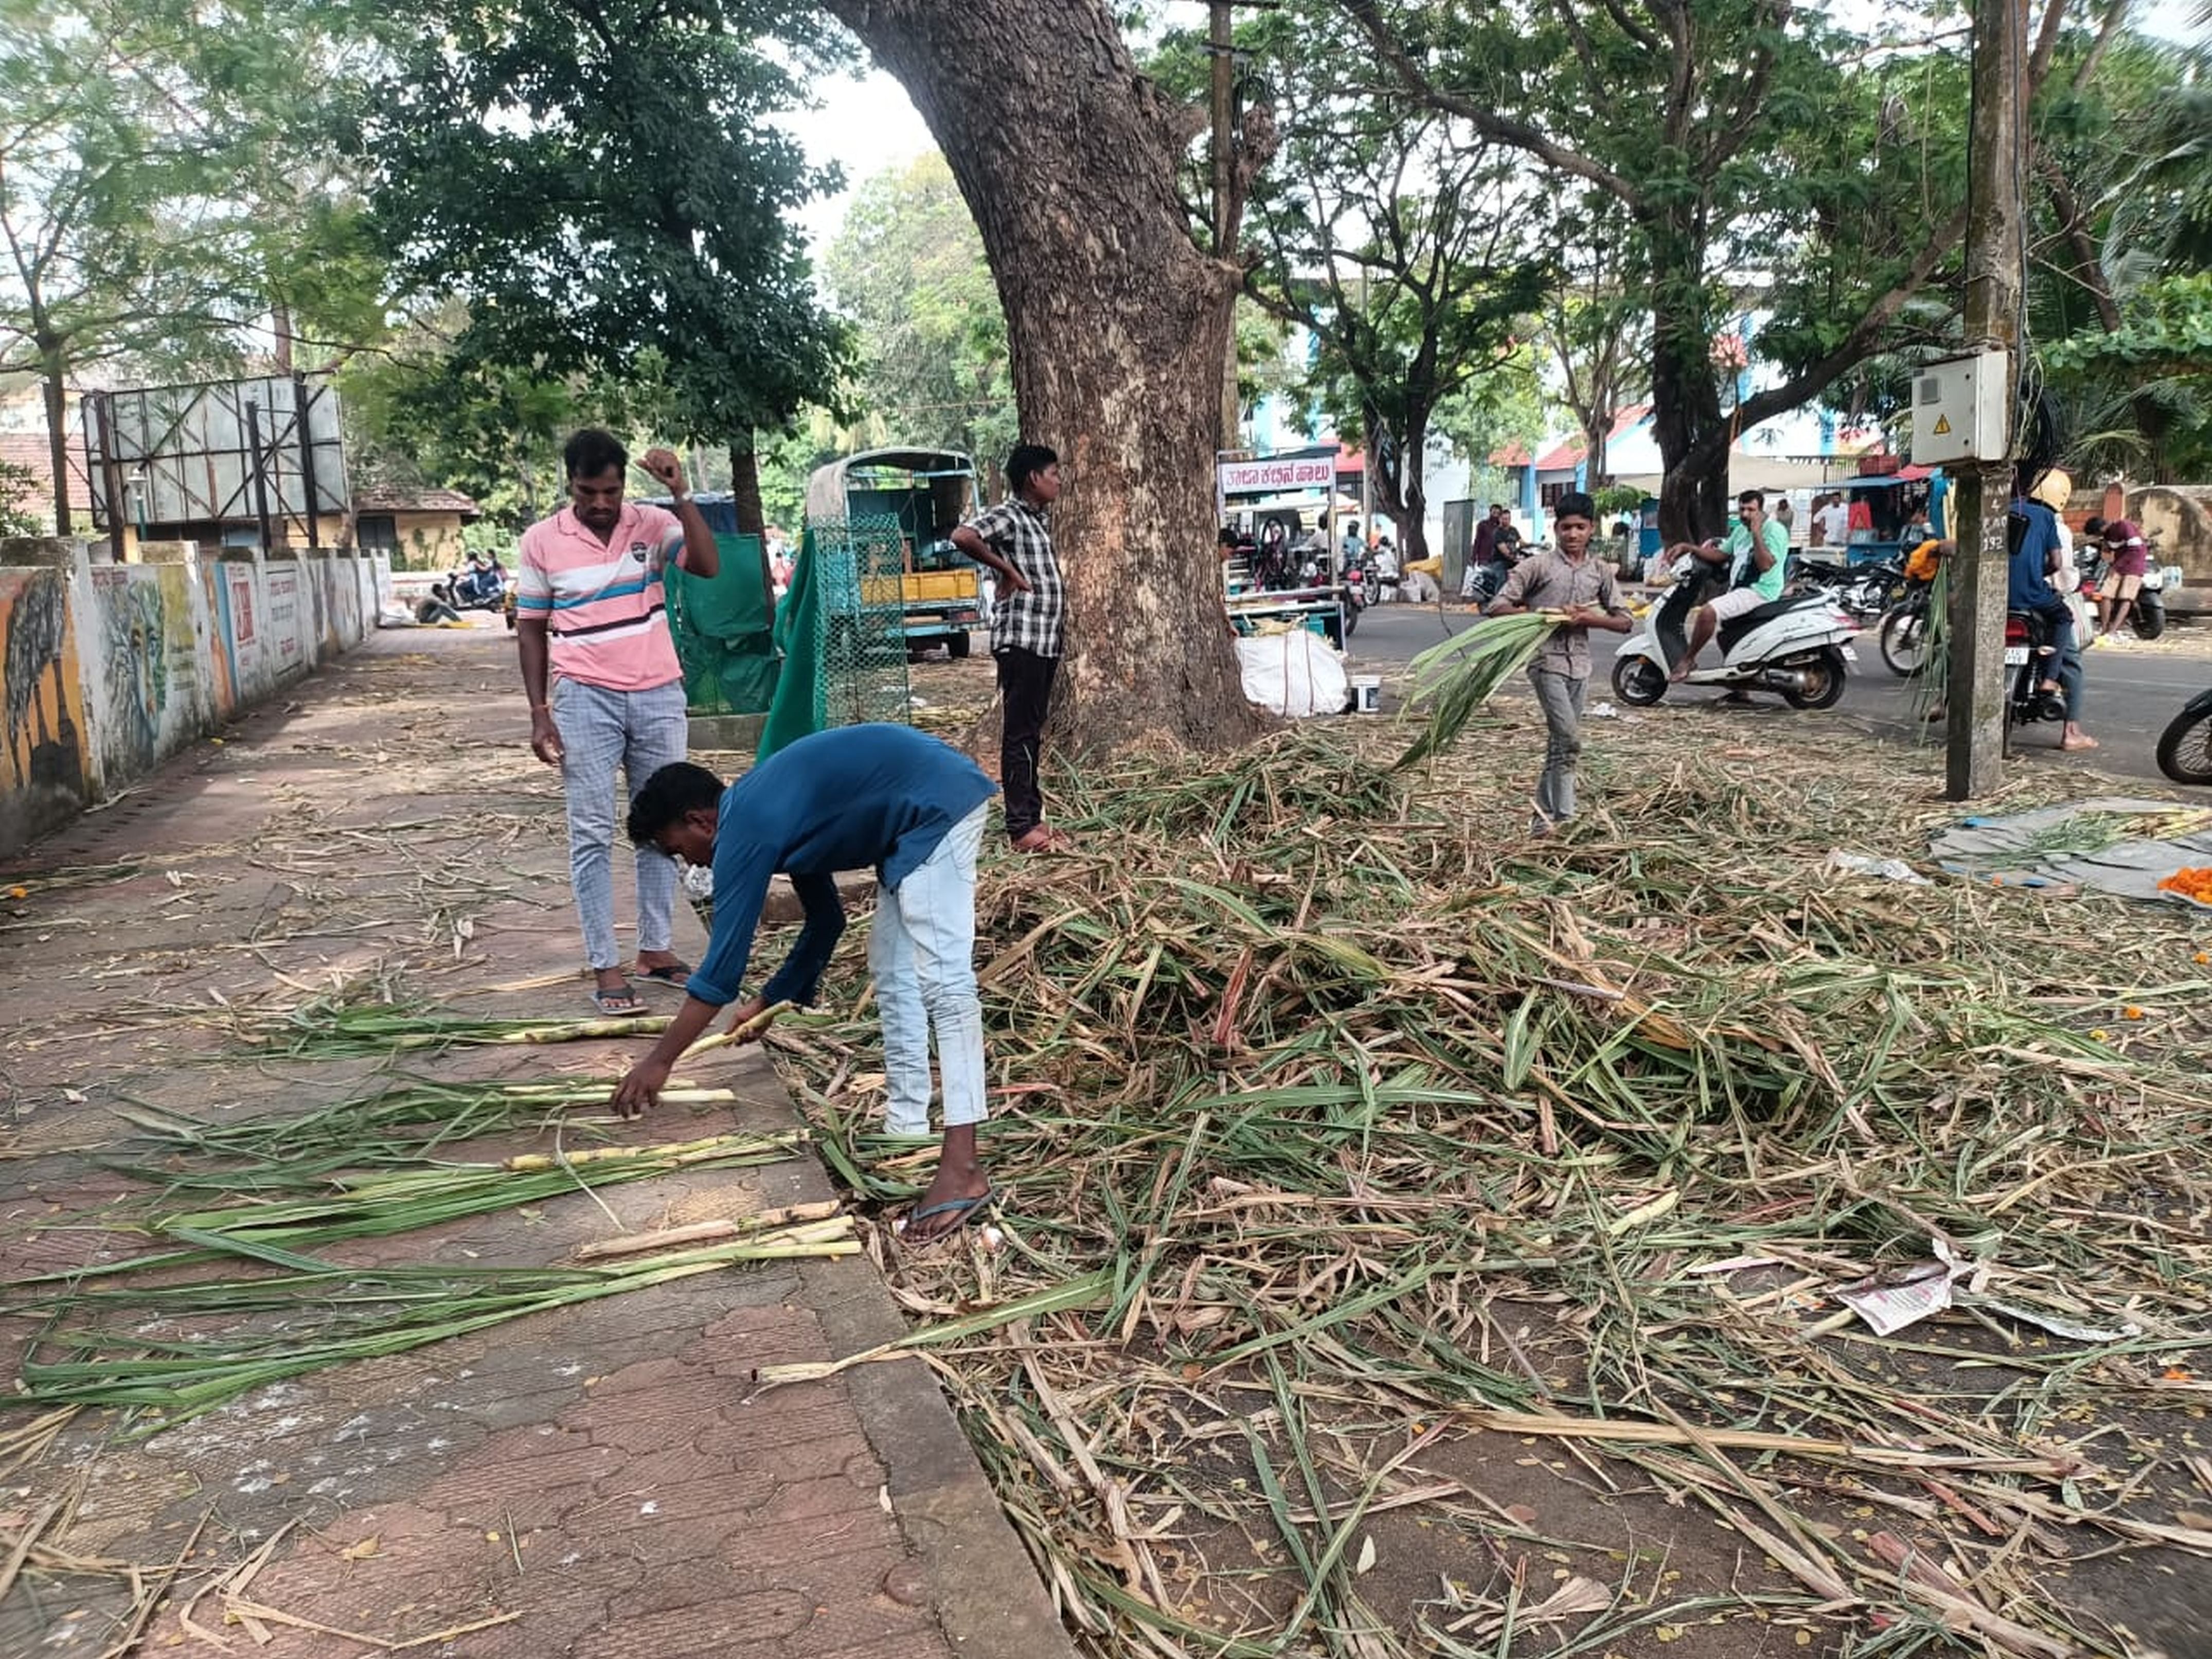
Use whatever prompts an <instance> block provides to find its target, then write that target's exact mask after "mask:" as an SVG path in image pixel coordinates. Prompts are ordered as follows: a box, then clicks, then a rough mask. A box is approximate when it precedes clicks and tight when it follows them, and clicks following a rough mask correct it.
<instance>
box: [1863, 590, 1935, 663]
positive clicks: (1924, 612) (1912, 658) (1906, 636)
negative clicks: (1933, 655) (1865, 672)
mask: <svg viewBox="0 0 2212 1659" xmlns="http://www.w3.org/2000/svg"><path fill="white" fill-rule="evenodd" d="M1934 592H1936V585H1935V584H1934V583H1933V582H1915V583H1913V584H1912V585H1911V586H1909V587H1908V588H1907V589H1906V590H1905V597H1904V598H1903V599H1899V600H1898V601H1897V603H1896V604H1894V605H1892V606H1890V608H1889V609H1888V610H1887V611H1884V612H1883V613H1882V617H1881V621H1880V622H1879V623H1876V624H1875V644H1876V647H1877V648H1878V649H1879V650H1880V651H1881V660H1882V665H1883V666H1884V667H1886V668H1887V669H1888V670H1889V671H1890V672H1891V673H1893V674H1896V675H1899V676H1901V677H1902V678H1905V679H1911V678H1912V677H1913V676H1914V675H1915V674H1917V673H1918V672H1919V671H1921V670H1922V669H1923V668H1925V667H1926V666H1927V665H1928V607H1929V599H1930V596H1931V595H1933V594H1934Z"/></svg>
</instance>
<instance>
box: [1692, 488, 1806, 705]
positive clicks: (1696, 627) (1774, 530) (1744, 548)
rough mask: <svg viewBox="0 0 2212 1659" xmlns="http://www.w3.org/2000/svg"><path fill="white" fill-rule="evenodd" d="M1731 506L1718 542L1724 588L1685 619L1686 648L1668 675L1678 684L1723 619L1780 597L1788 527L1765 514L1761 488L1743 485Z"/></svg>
mask: <svg viewBox="0 0 2212 1659" xmlns="http://www.w3.org/2000/svg"><path fill="white" fill-rule="evenodd" d="M1735 510H1736V514H1737V517H1738V519H1739V520H1740V522H1739V523H1738V524H1737V526H1736V527H1735V529H1734V530H1731V531H1730V532H1729V538H1728V539H1727V540H1726V541H1724V542H1723V543H1722V544H1721V546H1720V551H1721V552H1722V553H1723V554H1724V555H1726V556H1728V558H1729V561H1730V564H1731V580H1730V581H1729V590H1728V592H1725V593H1723V594H1721V595H1719V596H1718V597H1717V598H1715V599H1708V600H1707V601H1706V602H1705V604H1703V605H1699V607H1698V611H1697V614H1696V615H1695V616H1694V617H1692V618H1691V619H1690V647H1689V649H1688V650H1686V652H1684V653H1682V660H1681V661H1680V662H1678V663H1676V664H1675V665H1674V673H1673V675H1672V676H1671V677H1670V678H1673V679H1674V681H1675V682H1676V683H1677V684H1680V682H1681V681H1683V680H1686V679H1687V678H1690V675H1691V673H1692V671H1694V670H1695V669H1696V667H1697V665H1698V658H1699V655H1700V654H1701V653H1703V652H1704V650H1705V647H1706V646H1708V645H1710V644H1711V642H1712V637H1713V635H1714V634H1715V633H1717V631H1718V630H1719V629H1720V625H1721V624H1722V623H1724V622H1730V621H1733V620H1734V619H1735V618H1736V617H1744V616H1748V615H1750V614H1751V612H1753V611H1756V610H1758V609H1759V606H1760V605H1771V604H1773V603H1774V601H1775V600H1777V599H1780V598H1781V597H1782V582H1783V579H1784V577H1785V576H1787V575H1788V574H1789V570H1790V532H1789V531H1788V530H1786V529H1784V527H1783V526H1781V525H1779V524H1778V523H1777V522H1776V521H1775V520H1772V519H1770V518H1768V517H1767V516H1766V495H1765V491H1763V490H1758V489H1747V490H1745V491H1744V492H1743V494H1742V495H1739V496H1737V497H1736V502H1735Z"/></svg>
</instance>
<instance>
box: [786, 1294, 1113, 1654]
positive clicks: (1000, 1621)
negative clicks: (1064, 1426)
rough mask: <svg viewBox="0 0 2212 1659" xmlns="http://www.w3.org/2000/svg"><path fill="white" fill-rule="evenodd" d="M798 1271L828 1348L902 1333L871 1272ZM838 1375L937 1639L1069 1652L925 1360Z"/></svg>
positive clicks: (969, 1648)
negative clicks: (920, 1582) (938, 1630)
mask: <svg viewBox="0 0 2212 1659" xmlns="http://www.w3.org/2000/svg"><path fill="white" fill-rule="evenodd" d="M799 1276H800V1279H801V1282H802V1284H803V1285H804V1286H805V1294H804V1300H805V1304H806V1305H807V1306H809V1307H811V1309H813V1310H814V1313H815V1316H816V1317H817V1318H818V1319H819V1320H820V1321H821V1322H822V1329H823V1334H825V1335H826V1336H827V1337H828V1338H829V1346H830V1349H831V1351H832V1352H836V1353H858V1352H862V1351H863V1350H865V1349H868V1348H872V1347H876V1346H879V1345H881V1344H883V1343H885V1342H893V1341H896V1340H898V1339H899V1338H900V1337H902V1336H904V1335H905V1334H907V1327H906V1321H905V1319H904V1317H903V1316H902V1315H901V1314H900V1312H899V1310H898V1307H897V1305H896V1304H895V1303H893V1302H892V1300H891V1298H890V1292H889V1291H887V1290H886V1289H885V1288H884V1283H883V1281H882V1279H879V1278H878V1277H877V1276H876V1275H875V1274H873V1273H868V1274H866V1275H863V1274H860V1273H849V1272H848V1273H838V1272H836V1268H835V1267H834V1266H831V1267H827V1268H825V1267H823V1266H822V1265H820V1264H814V1263H802V1264H801V1266H800V1269H799ZM843 1381H844V1383H845V1385H846V1387H847V1389H848V1392H849V1394H850V1395H851V1398H852V1401H853V1406H854V1410H855V1411H857V1412H858V1413H859V1414H860V1427H861V1429H862V1431H863V1432H865V1433H866V1435H867V1437H868V1443H869V1444H870V1445H871V1446H872V1447H873V1448H874V1449H875V1453H876V1458H877V1461H878V1462H880V1463H881V1464H882V1465H883V1467H884V1472H885V1474H886V1475H887V1477H888V1480H889V1482H890V1498H891V1511H892V1514H893V1516H894V1517H895V1518H896V1520H897V1522H898V1528H899V1534H900V1535H901V1536H902V1538H904V1539H905V1541H906V1544H907V1547H908V1549H909V1550H911V1551H912V1552H913V1553H914V1554H915V1558H916V1559H918V1560H919V1561H920V1562H921V1565H922V1568H923V1571H925V1572H926V1573H927V1575H928V1577H929V1583H930V1591H931V1595H930V1601H931V1605H932V1606H933V1607H934V1608H935V1609H936V1613H937V1617H938V1622H939V1625H940V1626H941V1627H942V1628H943V1629H944V1632H945V1638H946V1639H947V1640H948V1641H950V1642H951V1644H953V1646H954V1647H956V1648H957V1649H958V1650H960V1651H961V1652H962V1653H963V1654H967V1655H970V1656H973V1659H1076V1650H1075V1645H1074V1644H1073V1642H1072V1641H1071V1640H1070V1639H1069V1638H1068V1634H1067V1632H1066V1628H1065V1627H1064V1626H1062V1625H1061V1624H1060V1619H1059V1615H1058V1614H1057V1613H1054V1610H1053V1607H1052V1601H1051V1599H1050V1597H1048V1595H1046V1594H1045V1589H1044V1583H1043V1580H1042V1577H1040V1575H1039V1572H1038V1568H1037V1564H1036V1562H1035V1561H1034V1560H1033V1559H1031V1558H1030V1553H1029V1552H1028V1550H1027V1549H1025V1548H1024V1547H1023V1545H1022V1542H1021V1541H1020V1540H1019V1539H1018V1537H1016V1536H1015V1534H1014V1529H1013V1523H1012V1522H1010V1521H1008V1520H1007V1519H1006V1511H1005V1510H1002V1509H1001V1508H1000V1504H999V1499H998V1494H997V1493H995V1492H993V1491H992V1490H991V1485H990V1482H989V1481H987V1480H985V1479H984V1477H983V1471H982V1468H981V1465H980V1464H979V1463H978V1462H976V1459H975V1448H974V1447H973V1446H971V1445H970V1444H969V1442H968V1437H967V1436H966V1435H965V1434H964V1433H963V1432H962V1431H961V1427H960V1424H959V1421H958V1419H956V1418H955V1417H954V1416H953V1414H952V1407H951V1405H950V1404H949V1403H948V1402H947V1401H946V1400H945V1395H944V1393H943V1391H942V1390H941V1389H939V1388H938V1386H937V1383H936V1380H935V1378H934V1376H933V1374H932V1373H931V1371H930V1370H929V1367H928V1366H927V1365H926V1364H922V1363H921V1361H920V1360H912V1361H908V1360H896V1361H892V1362H890V1363H887V1364H880V1365H856V1366H854V1367H853V1369H852V1370H848V1371H847V1372H846V1373H845V1375H844V1378H843Z"/></svg>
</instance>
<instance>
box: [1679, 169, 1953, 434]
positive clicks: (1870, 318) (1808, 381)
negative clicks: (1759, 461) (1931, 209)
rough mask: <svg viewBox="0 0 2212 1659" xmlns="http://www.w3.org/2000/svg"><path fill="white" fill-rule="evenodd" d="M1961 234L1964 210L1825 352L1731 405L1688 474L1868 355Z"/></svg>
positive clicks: (1812, 395)
mask: <svg viewBox="0 0 2212 1659" xmlns="http://www.w3.org/2000/svg"><path fill="white" fill-rule="evenodd" d="M1965 234H1966V209H1965V208H1964V207H1961V208H1960V209H1959V210H1958V211H1956V212H1955V213H1954V214H1953V215H1952V216H1951V218H1950V220H1949V222H1947V223H1945V224H1942V225H1939V226H1937V227H1936V230H1935V233H1934V234H1932V235H1931V236H1930V237H1929V240H1928V246H1926V247H1924V248H1923V249H1922V250H1921V252H1920V255H1919V257H1918V258H1916V259H1915V260H1914V261H1913V262H1912V264H1911V266H1910V267H1908V268H1907V269H1906V270H1905V275H1904V276H1900V277H1899V279H1898V280H1897V282H1896V283H1894V284H1893V285H1892V287H1891V288H1890V289H1889V291H1888V292H1887V293H1886V294H1884V295H1881V298H1879V299H1877V300H1876V301H1874V303H1873V304H1871V305H1869V307H1867V308H1866V310H1865V311H1864V312H1863V313H1861V315H1860V317H1859V319H1858V321H1857V322H1856V323H1854V324H1853V325H1851V331H1850V333H1849V334H1847V335H1845V336H1844V337H1843V339H1842V340H1840V341H1839V342H1838V343H1837V344H1836V345H1835V346H1834V347H1833V348H1832V349H1831V350H1830V351H1829V352H1828V354H1827V355H1826V356H1824V357H1822V358H1820V360H1819V361H1818V362H1814V363H1813V364H1811V365H1809V366H1808V367H1807V368H1805V369H1804V370H1803V371H1802V372H1801V373H1799V374H1796V375H1794V376H1792V377H1791V378H1790V380H1786V381H1784V383H1783V384H1782V385H1780V386H1773V387H1771V388H1769V389H1768V390H1766V391H1765V392H1754V393H1753V395H1752V396H1750V397H1748V398H1745V399H1744V400H1743V401H1742V402H1741V403H1740V404H1737V405H1736V406H1735V411H1734V416H1735V418H1734V419H1733V420H1732V421H1731V422H1727V423H1724V424H1723V425H1722V426H1720V427H1717V428H1715V429H1714V430H1713V431H1711V432H1710V433H1708V434H1707V435H1705V438H1704V440H1703V441H1701V442H1700V443H1699V445H1698V446H1697V447H1695V448H1694V449H1692V451H1691V452H1690V453H1688V454H1687V455H1686V456H1685V457H1684V458H1683V460H1682V462H1681V465H1684V466H1685V467H1687V468H1689V469H1691V470H1692V471H1694V470H1696V469H1697V468H1698V467H1699V466H1700V465H1703V464H1704V463H1705V461H1707V460H1708V459H1711V457H1712V456H1713V455H1714V454H1717V453H1723V452H1724V451H1725V450H1726V448H1727V447H1728V441H1729V438H1730V436H1731V435H1733V434H1734V433H1735V432H1740V431H1749V430H1750V429H1751V428H1753V427H1755V426H1757V425H1759V423H1760V422H1762V421H1769V420H1771V419H1773V417H1774V416H1777V415H1786V414H1788V413H1789V412H1790V410H1793V409H1796V408H1798V407H1799V406H1800V405H1802V404H1804V403H1805V402H1806V401H1807V400H1808V398H1815V397H1818V396H1819V395H1820V393H1821V392H1825V391H1826V390H1827V388H1828V387H1829V386H1832V385H1833V384H1834V383H1835V381H1836V380H1838V379H1839V378H1840V377H1841V376H1843V375H1844V374H1848V373H1849V372H1850V370H1851V369H1852V368H1855V367H1857V365H1858V364H1859V363H1860V362H1863V361H1864V360H1865V358H1866V356H1867V353H1868V352H1869V349H1871V348H1872V347H1873V345H1874V343H1875V340H1876V339H1878V338H1879V337H1881V331H1882V330H1884V329H1885V328H1887V327H1888V326H1889V325H1890V324H1891V323H1892V322H1893V321H1894V320H1895V319H1896V317H1897V313H1899V311H1901V310H1903V309H1904V308H1905V302H1906V301H1909V300H1910V299H1911V298H1912V296H1913V295H1916V294H1917V293H1918V292H1919V291H1920V290H1921V289H1923V288H1925V287H1926V286H1927V285H1928V279H1929V277H1931V276H1934V275H1935V274H1936V267H1937V266H1939V265H1941V264H1942V263H1943V261H1944V259H1945V258H1948V256H1949V254H1950V253H1951V252H1952V251H1953V250H1954V249H1955V248H1956V247H1957V246H1958V245H1959V241H1960V238H1962V237H1963V236H1965Z"/></svg>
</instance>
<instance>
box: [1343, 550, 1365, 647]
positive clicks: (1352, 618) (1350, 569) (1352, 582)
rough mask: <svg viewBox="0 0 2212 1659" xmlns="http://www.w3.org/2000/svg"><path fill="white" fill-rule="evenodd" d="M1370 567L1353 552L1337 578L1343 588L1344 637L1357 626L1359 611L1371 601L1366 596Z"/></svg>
mask: <svg viewBox="0 0 2212 1659" xmlns="http://www.w3.org/2000/svg"><path fill="white" fill-rule="evenodd" d="M1372 569H1373V566H1372V565H1370V563H1369V562H1367V561H1366V560H1365V559H1364V558H1362V557H1361V556H1359V555H1358V554H1357V553H1355V554H1353V555H1352V556H1351V557H1349V558H1347V559H1346V560H1345V562H1344V569H1343V571H1342V572H1341V573H1340V575H1339V576H1338V578H1337V580H1338V581H1339V582H1340V584H1341V585H1342V586H1343V590H1344V637H1345V638H1346V639H1347V640H1348V639H1350V638H1351V637H1352V632H1353V630H1354V629H1357V628H1358V626H1359V613H1360V612H1361V611H1364V610H1365V609H1366V608H1367V607H1368V605H1370V604H1371V603H1373V601H1371V600H1370V599H1368V597H1367V592H1368V586H1367V585H1368V582H1369V581H1370V580H1371V578H1370V571H1371V570H1372Z"/></svg>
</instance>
